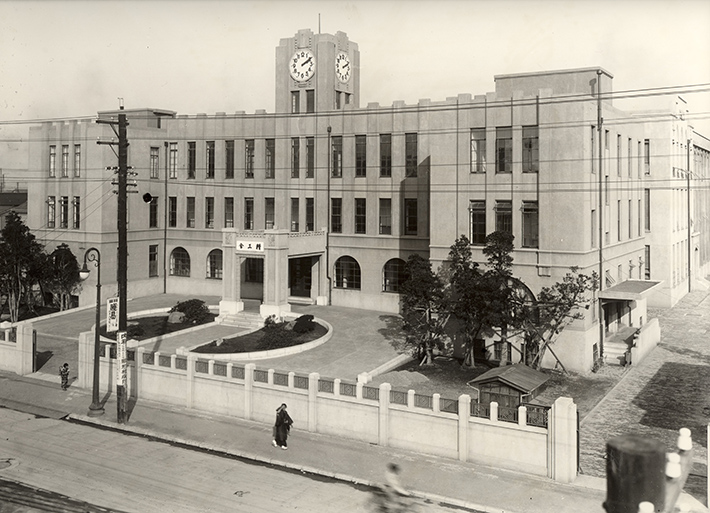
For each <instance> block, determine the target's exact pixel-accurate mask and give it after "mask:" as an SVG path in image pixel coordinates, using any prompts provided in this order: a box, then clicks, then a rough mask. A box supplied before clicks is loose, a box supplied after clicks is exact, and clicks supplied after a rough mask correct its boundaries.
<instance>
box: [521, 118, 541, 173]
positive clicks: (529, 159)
mask: <svg viewBox="0 0 710 513" xmlns="http://www.w3.org/2000/svg"><path fill="white" fill-rule="evenodd" d="M538 171H540V135H539V132H538V127H536V126H524V127H523V173H537V172H538Z"/></svg>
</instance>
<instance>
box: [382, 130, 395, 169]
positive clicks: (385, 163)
mask: <svg viewBox="0 0 710 513" xmlns="http://www.w3.org/2000/svg"><path fill="white" fill-rule="evenodd" d="M380 176H382V177H385V178H387V177H390V176H392V134H380Z"/></svg>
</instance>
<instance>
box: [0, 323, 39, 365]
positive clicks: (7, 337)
mask: <svg viewBox="0 0 710 513" xmlns="http://www.w3.org/2000/svg"><path fill="white" fill-rule="evenodd" d="M3 324H10V323H3ZM1 328H2V329H0V370H3V371H8V372H14V373H16V374H19V375H20V376H24V375H25V374H31V373H32V372H34V358H35V332H34V329H33V328H32V323H31V322H20V323H16V324H11V325H10V326H2V327H1Z"/></svg>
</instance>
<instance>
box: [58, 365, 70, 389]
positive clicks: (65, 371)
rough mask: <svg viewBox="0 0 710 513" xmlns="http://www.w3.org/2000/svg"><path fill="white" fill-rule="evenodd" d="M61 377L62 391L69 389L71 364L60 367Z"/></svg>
mask: <svg viewBox="0 0 710 513" xmlns="http://www.w3.org/2000/svg"><path fill="white" fill-rule="evenodd" d="M59 376H60V377H61V378H62V390H66V389H67V388H69V364H68V363H65V364H64V365H62V366H61V367H59Z"/></svg>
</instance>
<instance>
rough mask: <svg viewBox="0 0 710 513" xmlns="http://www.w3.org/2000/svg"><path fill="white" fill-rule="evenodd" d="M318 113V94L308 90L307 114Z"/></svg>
mask: <svg viewBox="0 0 710 513" xmlns="http://www.w3.org/2000/svg"><path fill="white" fill-rule="evenodd" d="M315 111H316V92H315V90H314V89H306V113H310V112H315Z"/></svg>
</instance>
